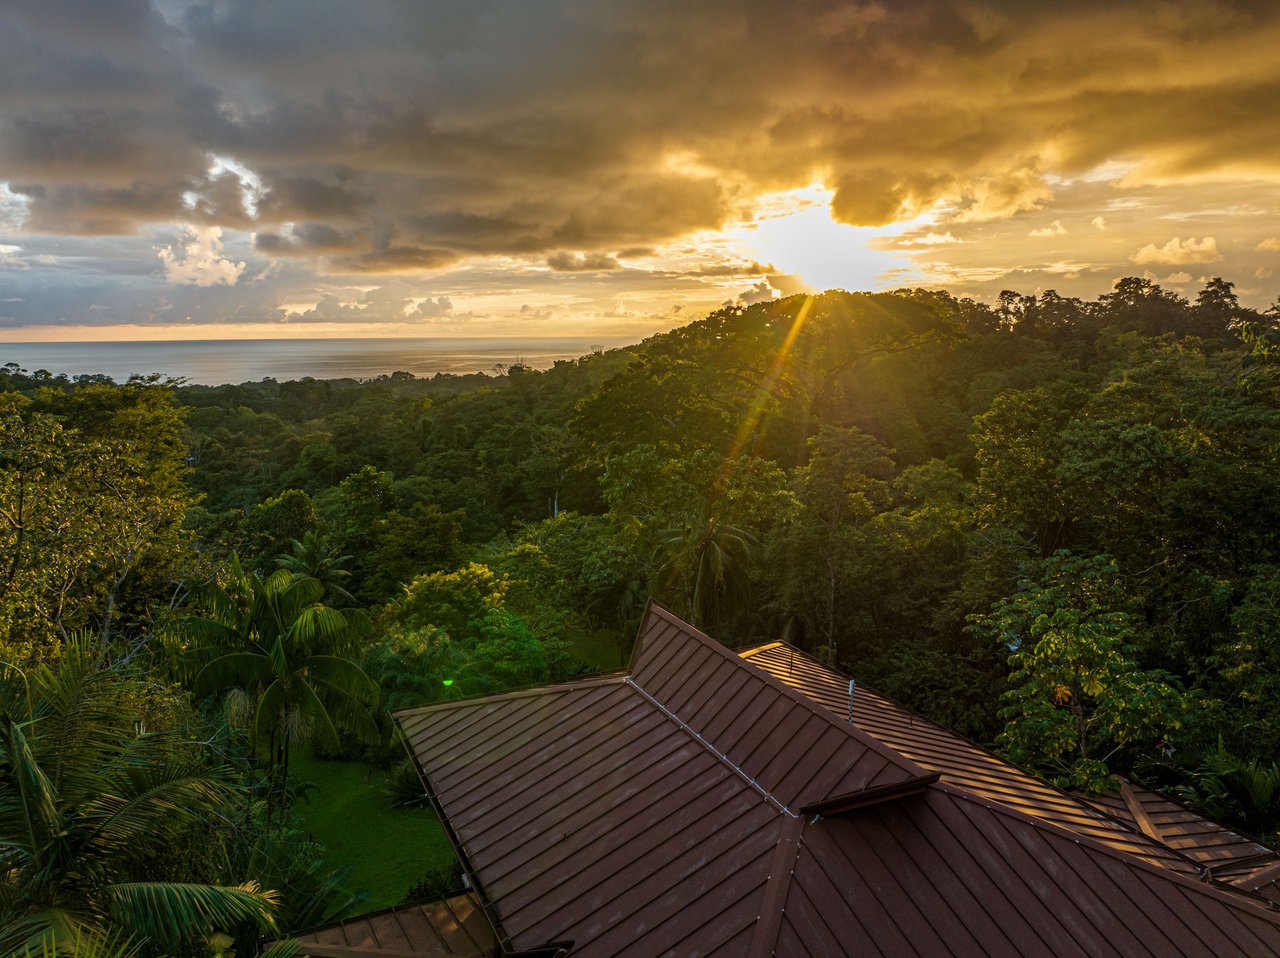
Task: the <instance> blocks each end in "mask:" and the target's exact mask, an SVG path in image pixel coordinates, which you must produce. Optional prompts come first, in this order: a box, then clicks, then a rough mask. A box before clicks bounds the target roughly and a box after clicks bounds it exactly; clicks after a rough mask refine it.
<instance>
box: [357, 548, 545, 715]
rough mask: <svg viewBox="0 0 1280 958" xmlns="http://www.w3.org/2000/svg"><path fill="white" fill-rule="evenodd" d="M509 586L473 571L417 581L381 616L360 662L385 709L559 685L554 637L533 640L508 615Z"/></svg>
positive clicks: (484, 569)
mask: <svg viewBox="0 0 1280 958" xmlns="http://www.w3.org/2000/svg"><path fill="white" fill-rule="evenodd" d="M511 584H512V583H511V581H510V580H509V579H507V578H506V577H505V576H501V575H498V574H495V573H494V572H493V571H492V570H491V569H490V568H489V567H488V566H483V565H480V564H478V563H474V562H473V563H470V564H469V565H467V566H465V567H463V568H461V569H457V570H455V571H453V572H447V573H446V572H436V573H431V574H429V575H424V576H419V577H418V578H417V579H415V580H414V581H413V582H412V583H410V584H409V585H408V586H407V587H406V589H405V594H404V596H403V597H402V598H401V600H400V601H399V602H398V603H396V604H395V605H393V606H390V607H388V609H387V610H386V612H385V613H384V615H383V623H384V625H385V632H384V635H383V637H382V638H381V639H380V640H379V641H378V642H377V643H376V644H375V645H374V646H373V647H372V648H371V649H370V650H369V652H368V653H367V654H366V656H365V660H364V661H365V666H366V668H367V669H368V671H369V674H370V675H371V676H372V677H373V678H374V679H375V680H376V681H377V682H378V684H379V685H380V686H381V687H382V689H383V691H384V694H385V696H386V700H387V705H388V708H389V709H396V708H402V707H407V706H410V705H423V704H426V703H428V702H434V701H440V700H443V699H449V698H459V697H462V696H466V695H481V694H485V693H489V692H497V691H502V690H503V689H509V688H515V687H520V686H527V685H536V684H538V683H542V682H546V681H548V680H553V679H558V678H563V677H564V676H565V675H566V674H567V672H568V670H569V663H568V660H567V657H566V655H565V650H564V642H563V641H562V640H560V639H559V638H558V637H557V636H549V635H544V636H542V637H539V636H536V635H535V634H534V632H533V630H532V629H531V628H530V627H529V625H528V623H527V622H526V621H525V620H524V619H523V618H522V617H521V616H519V615H517V614H516V613H514V612H512V611H510V610H509V609H507V608H506V607H505V601H506V596H507V592H508V590H509V589H510V588H511Z"/></svg>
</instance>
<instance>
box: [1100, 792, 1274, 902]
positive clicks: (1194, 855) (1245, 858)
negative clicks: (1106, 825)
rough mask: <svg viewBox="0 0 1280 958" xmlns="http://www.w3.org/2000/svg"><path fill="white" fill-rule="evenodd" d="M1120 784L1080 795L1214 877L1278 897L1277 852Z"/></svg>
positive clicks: (1154, 795) (1165, 800)
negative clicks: (1196, 864) (1104, 790)
mask: <svg viewBox="0 0 1280 958" xmlns="http://www.w3.org/2000/svg"><path fill="white" fill-rule="evenodd" d="M1118 781H1119V788H1118V789H1117V790H1116V791H1114V792H1107V793H1105V794H1102V795H1089V796H1081V798H1082V800H1083V801H1085V802H1088V803H1089V804H1090V805H1092V806H1094V807H1095V808H1098V809H1100V810H1101V811H1103V812H1106V813H1107V814H1108V815H1111V816H1112V817H1113V818H1116V819H1119V820H1120V821H1123V822H1126V823H1128V824H1130V825H1131V826H1132V827H1133V828H1135V829H1137V830H1138V831H1141V832H1143V833H1144V834H1146V835H1149V836H1150V837H1152V838H1153V839H1155V840H1156V841H1159V842H1162V843H1164V844H1165V845H1168V846H1169V847H1170V848H1174V849H1177V850H1178V851H1179V852H1181V853H1182V854H1183V855H1186V856H1187V857H1188V858H1190V859H1192V860H1193V861H1195V862H1197V863H1199V864H1200V865H1202V866H1204V867H1205V868H1206V869H1208V871H1209V872H1210V873H1211V874H1212V875H1213V877H1214V878H1216V879H1218V880H1220V881H1224V882H1227V883H1228V884H1231V885H1234V886H1236V887H1238V888H1244V889H1246V890H1248V891H1257V892H1260V893H1262V894H1265V895H1266V896H1267V897H1268V898H1272V899H1278V898H1280V888H1278V887H1277V886H1276V883H1277V881H1278V880H1280V853H1278V852H1276V850H1275V849H1272V848H1268V847H1267V846H1266V845H1263V844H1261V843H1259V842H1255V841H1253V840H1252V839H1250V838H1245V837H1244V836H1243V835H1240V834H1238V833H1237V832H1233V831H1231V830H1230V829H1226V828H1223V827H1222V826H1221V825H1219V824H1217V823H1216V822H1211V821H1209V819H1207V818H1205V817H1204V816H1203V815H1199V814H1197V813H1196V812H1193V811H1192V810H1191V809H1189V808H1187V807H1186V806H1184V805H1180V804H1178V803H1177V802H1175V801H1173V800H1171V799H1169V798H1166V797H1165V796H1163V795H1161V794H1160V793H1159V792H1155V791H1152V790H1151V789H1149V788H1144V787H1143V786H1141V785H1136V784H1134V783H1132V782H1128V781H1125V780H1123V779H1119V780H1118ZM1264 889H1265V890H1264Z"/></svg>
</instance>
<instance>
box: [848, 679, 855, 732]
mask: <svg viewBox="0 0 1280 958" xmlns="http://www.w3.org/2000/svg"><path fill="white" fill-rule="evenodd" d="M855 686H856V683H855V682H854V681H853V679H850V680H849V722H850V723H852V722H853V690H854V688H855Z"/></svg>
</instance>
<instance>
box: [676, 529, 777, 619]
mask: <svg viewBox="0 0 1280 958" xmlns="http://www.w3.org/2000/svg"><path fill="white" fill-rule="evenodd" d="M757 545H758V541H757V539H756V538H755V536H753V535H752V534H751V533H750V532H747V531H746V530H745V529H742V528H740V527H738V526H735V525H731V524H730V523H728V522H724V521H722V520H721V519H719V518H718V517H716V516H715V515H713V514H711V513H710V512H705V511H704V512H703V513H702V515H701V516H699V517H698V519H697V521H695V522H692V523H689V524H688V525H686V526H683V527H680V528H672V529H664V530H662V531H660V532H659V533H658V552H659V555H660V556H665V559H664V561H663V562H662V564H661V565H660V566H659V568H658V582H659V584H660V585H661V586H662V587H664V588H675V589H679V590H680V595H681V599H682V603H681V604H682V608H681V610H680V611H681V612H683V613H684V614H686V615H688V616H689V618H690V621H691V622H692V623H693V624H694V625H697V626H705V625H707V624H709V623H711V622H713V621H715V619H717V618H718V617H719V616H720V614H721V613H722V612H723V611H724V609H725V607H726V606H727V605H731V604H733V603H734V602H735V601H740V600H742V599H743V598H745V596H746V593H747V586H748V579H747V571H748V569H749V567H750V564H751V560H752V557H753V555H754V553H755V548H756V546H757Z"/></svg>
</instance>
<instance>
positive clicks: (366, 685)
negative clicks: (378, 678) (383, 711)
mask: <svg viewBox="0 0 1280 958" xmlns="http://www.w3.org/2000/svg"><path fill="white" fill-rule="evenodd" d="M307 674H308V675H309V676H310V677H311V678H313V679H315V680H317V681H320V682H324V683H325V684H326V685H331V686H333V687H334V688H336V689H340V690H341V691H342V692H343V693H345V694H347V695H349V696H351V697H352V698H353V699H355V700H356V701H358V702H359V703H360V704H361V705H367V706H370V707H372V706H374V705H377V704H378V696H379V689H378V683H377V682H375V681H373V679H371V678H369V676H367V675H366V674H365V672H364V669H362V668H360V666H359V665H357V664H356V663H355V662H352V661H351V660H350V659H344V658H343V657H342V656H340V655H313V656H311V658H310V659H308V660H307Z"/></svg>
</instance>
